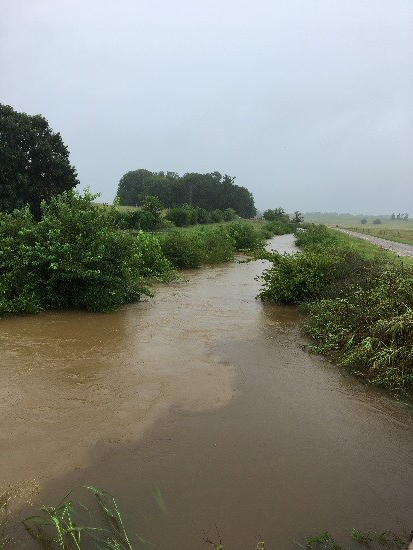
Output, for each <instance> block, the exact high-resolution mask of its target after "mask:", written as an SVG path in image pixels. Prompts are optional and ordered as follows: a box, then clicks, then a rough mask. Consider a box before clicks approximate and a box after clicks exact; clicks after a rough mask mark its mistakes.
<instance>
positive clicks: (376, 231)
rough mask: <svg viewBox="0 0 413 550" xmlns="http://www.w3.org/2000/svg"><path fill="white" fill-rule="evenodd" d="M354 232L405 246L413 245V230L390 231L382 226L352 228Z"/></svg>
mask: <svg viewBox="0 0 413 550" xmlns="http://www.w3.org/2000/svg"><path fill="white" fill-rule="evenodd" d="M349 229H351V230H352V231H357V232H358V233H363V234H365V235H373V236H374V237H380V238H381V239H387V240H389V241H396V242H398V243H403V244H412V245H413V228H412V229H406V228H403V229H402V228H400V229H388V228H386V227H382V226H378V227H377V226H374V227H367V228H366V227H351V228H349Z"/></svg>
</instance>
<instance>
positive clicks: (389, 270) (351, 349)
mask: <svg viewBox="0 0 413 550" xmlns="http://www.w3.org/2000/svg"><path fill="white" fill-rule="evenodd" d="M296 242H297V244H298V245H299V246H300V247H301V249H302V251H301V252H300V253H298V254H295V255H283V256H282V255H280V254H277V253H272V254H266V255H265V257H266V258H267V259H268V260H269V261H270V262H271V266H270V267H269V268H268V269H267V270H265V271H264V273H263V275H262V281H263V287H262V289H261V292H260V295H259V296H260V298H261V299H262V300H267V301H274V302H277V303H294V304H301V305H302V306H303V307H304V310H305V311H306V313H307V317H306V322H305V327H304V328H305V331H306V333H307V334H308V335H309V336H310V337H311V339H312V345H311V346H310V347H309V349H310V350H311V351H313V352H315V353H322V354H324V355H326V356H328V357H329V358H331V359H333V360H334V361H335V362H336V363H337V364H339V365H341V366H343V367H345V368H347V369H348V370H349V371H350V372H351V373H353V374H354V375H356V376H358V377H359V378H360V379H361V380H363V381H365V382H367V383H369V384H371V385H374V386H378V387H382V388H385V389H387V390H390V391H391V392H392V393H394V394H397V395H401V396H404V397H409V398H411V397H412V395H413V347H412V341H413V266H412V264H411V263H410V264H408V263H406V262H402V261H400V260H398V259H397V258H396V256H395V255H393V254H391V256H390V257H389V255H388V253H385V252H384V251H381V250H380V249H377V247H374V245H371V244H369V243H365V242H364V241H358V240H357V239H351V238H347V236H345V235H342V234H339V233H337V232H335V231H332V230H328V229H327V228H326V227H325V226H308V227H307V229H306V230H305V231H301V232H299V233H298V234H297V241H296Z"/></svg>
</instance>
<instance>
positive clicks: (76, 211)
mask: <svg viewBox="0 0 413 550" xmlns="http://www.w3.org/2000/svg"><path fill="white" fill-rule="evenodd" d="M93 198H95V197H93V196H92V195H90V194H89V193H85V195H84V196H81V195H79V194H78V193H75V192H66V193H63V194H62V195H58V196H55V197H53V198H52V200H51V201H50V203H49V204H47V205H46V204H45V203H43V204H42V216H41V220H40V221H39V222H38V223H34V221H33V219H32V218H31V216H30V214H29V213H28V211H26V210H23V211H15V212H14V213H13V214H9V215H5V214H2V215H1V216H0V275H1V284H0V314H1V315H6V314H10V313H34V312H36V311H40V310H41V309H47V308H79V309H87V310H89V311H108V310H111V309H114V308H116V307H119V306H120V305H122V304H124V303H126V302H129V301H134V300H138V299H139V298H140V296H141V295H142V294H148V293H149V291H148V289H146V288H145V287H144V285H143V283H142V277H141V273H140V271H139V257H140V251H139V243H138V241H137V240H136V239H135V238H134V237H132V235H130V234H127V233H125V232H123V231H119V230H117V229H116V228H114V226H113V223H112V221H111V219H110V217H108V216H107V214H106V212H105V211H104V210H103V209H98V208H96V207H95V206H94V205H93V204H92V202H91V201H92V199H93Z"/></svg>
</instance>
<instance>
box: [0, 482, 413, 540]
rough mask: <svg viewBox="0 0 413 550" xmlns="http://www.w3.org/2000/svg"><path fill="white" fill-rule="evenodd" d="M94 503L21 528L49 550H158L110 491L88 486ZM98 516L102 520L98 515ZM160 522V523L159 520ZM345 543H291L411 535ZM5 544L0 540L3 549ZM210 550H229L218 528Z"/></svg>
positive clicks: (73, 505) (325, 536) (63, 506)
mask: <svg viewBox="0 0 413 550" xmlns="http://www.w3.org/2000/svg"><path fill="white" fill-rule="evenodd" d="M83 488H84V489H85V490H86V491H87V492H88V493H91V494H92V495H93V497H94V504H95V505H94V507H93V509H91V508H90V506H89V507H88V506H85V505H84V504H82V503H80V502H78V501H75V500H72V499H69V498H68V497H69V496H70V495H67V496H66V497H65V498H64V499H62V500H61V501H60V503H59V504H58V505H57V506H43V507H42V508H41V510H40V511H39V512H38V513H37V514H34V515H32V516H30V517H28V518H26V519H24V520H23V522H22V525H23V527H24V529H25V530H26V531H27V533H28V534H29V536H30V537H31V538H32V539H34V540H35V541H36V542H37V543H39V545H40V546H41V547H42V548H45V549H46V550H52V549H55V550H56V549H58V550H86V549H88V548H99V549H101V550H133V549H136V550H137V549H138V548H155V546H154V545H153V544H151V542H150V541H146V540H144V539H142V538H141V537H140V536H139V534H138V533H136V532H133V533H130V532H128V530H127V528H126V526H125V522H124V519H123V517H122V512H121V510H120V509H119V506H118V504H117V502H116V500H115V498H114V496H113V495H112V494H111V493H109V492H108V491H102V490H100V489H98V488H96V487H92V486H87V485H86V486H84V487H83ZM153 498H154V500H155V502H156V503H157V504H158V507H159V510H160V511H161V512H162V514H163V516H164V517H166V516H167V515H168V509H167V506H166V503H165V501H164V498H163V495H162V493H161V491H160V490H159V488H158V487H157V486H156V485H155V486H154V490H153ZM96 511H97V512H98V516H96V515H94V512H96ZM160 521H162V518H161V519H160ZM344 538H345V542H341V541H340V542H337V540H338V539H336V538H335V537H333V536H332V535H331V534H330V533H329V532H327V531H326V532H322V533H316V534H314V535H310V536H307V537H303V538H302V541H292V543H294V545H295V546H297V547H299V548H303V549H306V550H316V549H319V550H320V549H330V550H349V549H357V548H363V547H364V548H366V547H368V548H370V549H371V550H374V549H379V548H381V549H387V550H401V549H404V548H406V547H407V544H408V540H409V538H410V536H409V535H408V534H407V532H405V533H403V535H402V536H399V535H397V534H395V533H392V532H390V531H375V530H368V531H361V530H357V529H352V530H351V531H349V532H348V533H346V534H345V536H344ZM2 540H3V541H4V544H5V543H6V542H7V541H6V539H5V538H3V539H2V538H1V536H0V548H3V547H2ZM206 545H208V547H210V548H212V549H213V550H231V546H229V545H228V546H227V545H226V544H225V541H222V540H221V536H220V533H219V529H218V527H217V528H216V533H215V535H214V536H210V535H208V534H207V533H206V532H205V531H204V532H203V537H202V539H201V537H200V544H199V548H205V547H206ZM254 548H255V550H265V548H266V546H265V542H264V541H263V540H259V541H258V542H257V544H256V545H255V546H254V547H252V548H251V550H254Z"/></svg>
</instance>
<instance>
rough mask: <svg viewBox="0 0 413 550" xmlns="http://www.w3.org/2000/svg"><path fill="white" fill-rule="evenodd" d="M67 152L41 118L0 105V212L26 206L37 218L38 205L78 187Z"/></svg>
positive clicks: (57, 135) (45, 121) (61, 142)
mask: <svg viewBox="0 0 413 550" xmlns="http://www.w3.org/2000/svg"><path fill="white" fill-rule="evenodd" d="M78 183H79V182H78V180H77V173H76V170H75V168H74V167H73V166H71V164H70V162H69V151H68V149H67V147H66V145H65V144H64V143H63V141H62V138H61V136H60V134H59V133H56V132H53V130H52V129H51V128H50V127H49V124H48V122H47V120H46V119H45V118H44V117H42V116H41V115H35V116H30V115H27V114H26V113H19V112H17V111H15V110H14V109H13V108H12V107H10V106H9V105H2V104H0V210H1V211H5V212H11V211H13V210H14V209H15V208H22V207H24V206H26V205H27V204H28V205H29V207H30V210H31V211H32V213H33V214H34V215H35V216H36V217H37V218H38V217H39V216H40V203H41V201H42V200H46V201H48V200H49V199H50V198H51V197H53V196H54V195H57V194H58V193H62V192H63V191H67V190H69V189H72V188H73V187H75V186H76V185H77V184H78Z"/></svg>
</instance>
